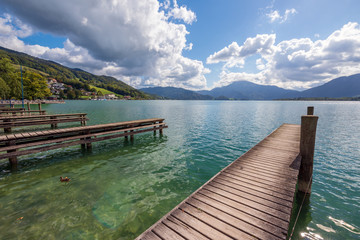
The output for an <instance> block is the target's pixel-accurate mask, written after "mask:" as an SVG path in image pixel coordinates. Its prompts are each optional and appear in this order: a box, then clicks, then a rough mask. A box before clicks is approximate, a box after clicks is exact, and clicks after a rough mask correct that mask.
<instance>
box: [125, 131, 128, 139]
mask: <svg viewBox="0 0 360 240" xmlns="http://www.w3.org/2000/svg"><path fill="white" fill-rule="evenodd" d="M124 133H127V131H124ZM128 139H129V136H128V135H126V136H125V140H128Z"/></svg>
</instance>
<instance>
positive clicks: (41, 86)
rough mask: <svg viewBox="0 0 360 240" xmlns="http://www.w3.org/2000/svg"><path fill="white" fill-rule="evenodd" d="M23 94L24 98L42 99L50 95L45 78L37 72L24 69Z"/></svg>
mask: <svg viewBox="0 0 360 240" xmlns="http://www.w3.org/2000/svg"><path fill="white" fill-rule="evenodd" d="M18 77H20V76H18ZM23 81H24V96H25V98H26V99H30V100H33V99H44V98H47V97H49V96H51V92H50V89H49V88H48V86H47V83H46V79H45V78H44V77H43V76H41V75H40V74H38V73H34V72H31V71H26V72H25V73H24V74H23Z"/></svg>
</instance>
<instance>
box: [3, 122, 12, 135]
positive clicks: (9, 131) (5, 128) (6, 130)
mask: <svg viewBox="0 0 360 240" xmlns="http://www.w3.org/2000/svg"><path fill="white" fill-rule="evenodd" d="M4 122H9V125H10V119H5V120H4ZM4 133H11V127H4Z"/></svg>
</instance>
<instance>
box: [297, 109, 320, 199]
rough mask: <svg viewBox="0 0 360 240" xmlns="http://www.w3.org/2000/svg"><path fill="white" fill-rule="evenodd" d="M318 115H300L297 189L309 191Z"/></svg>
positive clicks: (308, 192) (304, 191) (306, 192)
mask: <svg viewBox="0 0 360 240" xmlns="http://www.w3.org/2000/svg"><path fill="white" fill-rule="evenodd" d="M318 118H319V117H318V116H313V115H307V116H301V135H300V155H301V165H300V171H299V177H298V191H300V192H303V193H305V194H310V193H311V183H312V173H313V163H314V150H315V137H316V126H317V121H318Z"/></svg>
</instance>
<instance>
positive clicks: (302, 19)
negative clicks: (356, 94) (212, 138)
mask: <svg viewBox="0 0 360 240" xmlns="http://www.w3.org/2000/svg"><path fill="white" fill-rule="evenodd" d="M359 10H360V1H358V0H342V1H325V0H316V1H313V0H301V1H299V0H296V1H295V0H287V1H285V0H284V1H280V0H273V1H269V0H257V1H250V0H249V1H238V0H225V1H218V0H206V1H201V0H198V1H190V0H178V1H168V0H162V1H160V2H158V1H157V0H147V1H144V0H142V1H140V0H139V1H135V0H131V1H130V0H117V1H110V0H102V1H98V0H77V1H70V0H64V1H56V0H32V1H26V2H24V1H21V0H2V1H1V2H0V45H1V46H3V47H6V48H10V49H13V50H17V51H21V52H26V53H28V54H30V55H33V56H36V57H40V58H45V59H49V60H52V61H56V62H59V63H61V64H64V65H65V66H69V67H74V68H82V69H84V70H86V71H89V72H92V73H94V74H104V75H111V76H114V77H116V78H118V79H120V80H122V81H124V82H126V83H128V84H130V85H132V86H134V87H136V88H141V87H150V86H174V87H183V88H187V89H211V88H213V87H219V86H224V85H228V84H230V83H231V82H233V81H240V80H246V81H251V82H254V83H258V84H266V85H276V86H279V87H283V88H289V89H299V90H302V89H306V88H309V87H314V86H317V85H321V84H323V83H325V82H327V81H329V80H331V79H333V78H336V77H339V76H344V75H351V74H355V73H360V27H359V23H360V14H359Z"/></svg>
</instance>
